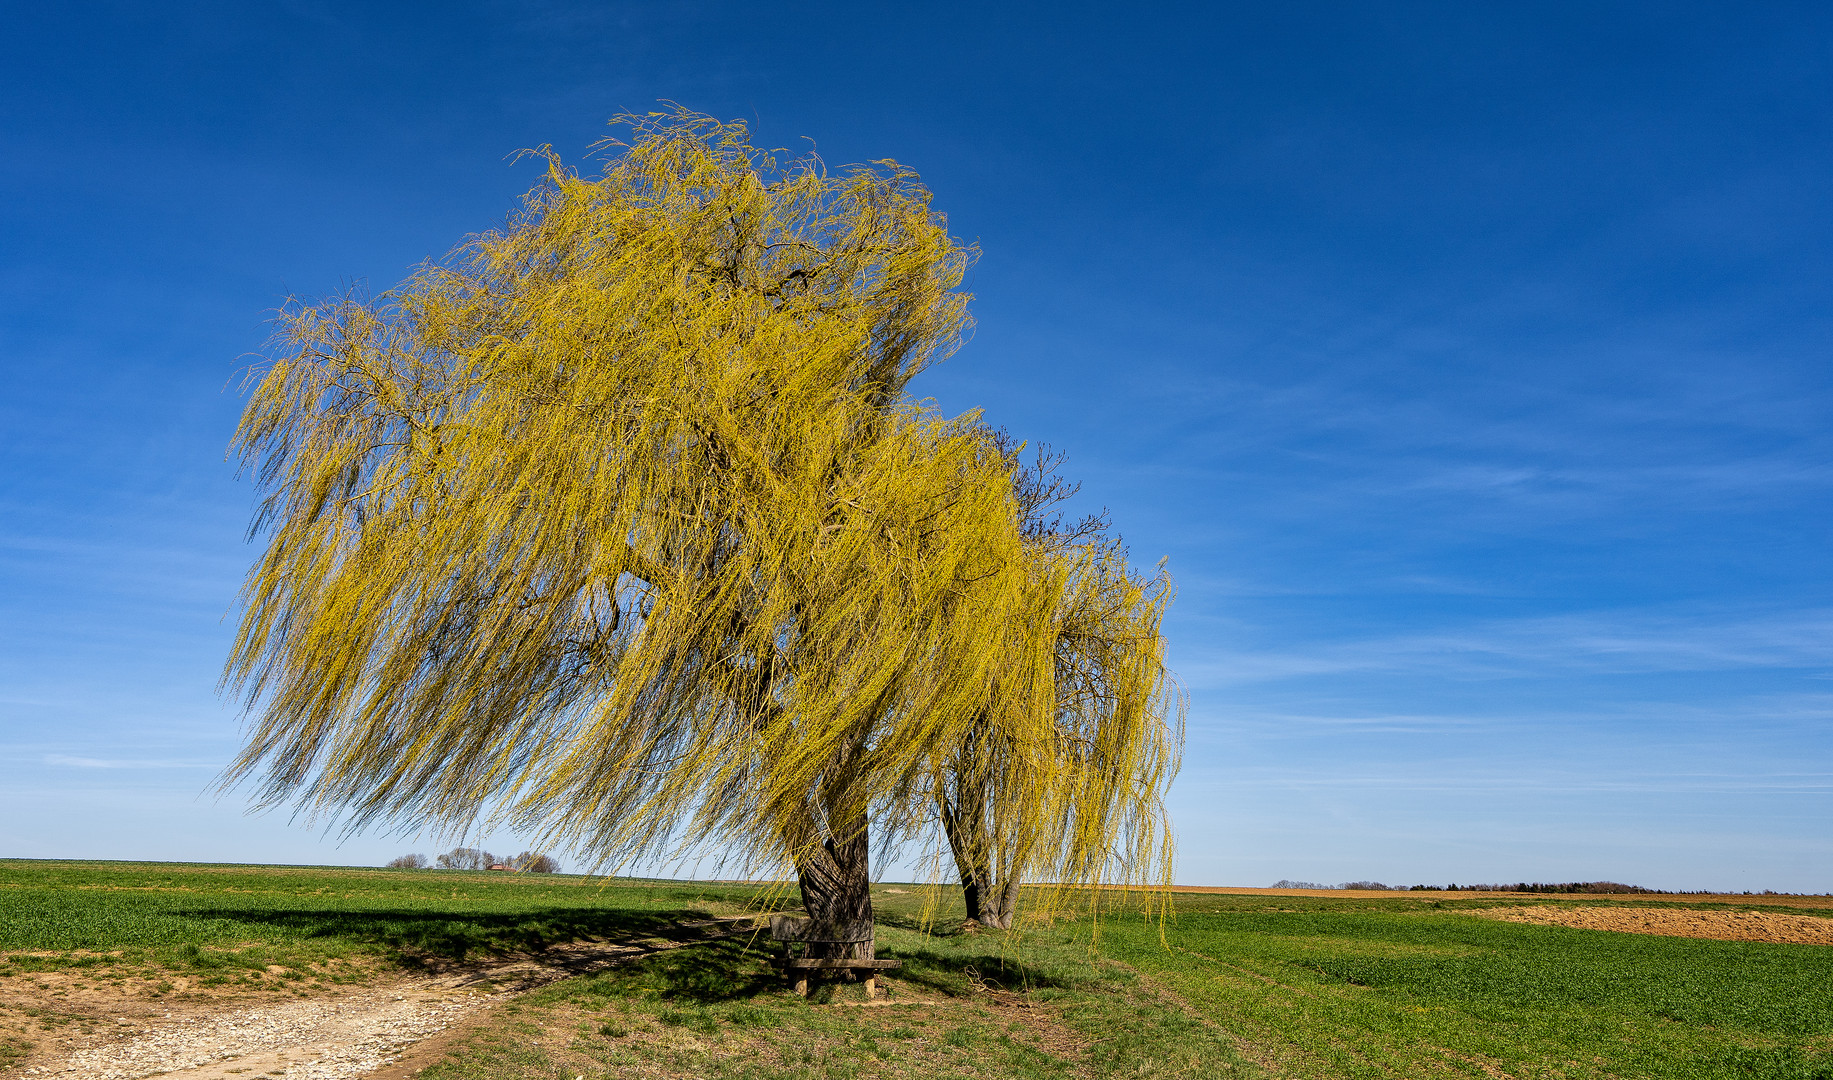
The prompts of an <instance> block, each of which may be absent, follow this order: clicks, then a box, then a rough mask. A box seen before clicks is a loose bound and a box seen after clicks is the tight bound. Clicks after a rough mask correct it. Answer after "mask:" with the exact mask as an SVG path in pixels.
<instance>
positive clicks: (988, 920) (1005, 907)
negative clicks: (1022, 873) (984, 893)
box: [980, 874, 1018, 930]
mask: <svg viewBox="0 0 1833 1080" xmlns="http://www.w3.org/2000/svg"><path fill="white" fill-rule="evenodd" d="M989 892H992V890H989ZM1017 915H1018V875H1017V874H1008V875H1007V877H1006V880H1004V881H1002V882H1000V883H999V888H998V890H997V895H996V902H995V903H991V904H988V905H987V906H986V909H985V914H983V915H982V916H981V917H980V922H981V924H982V925H984V926H990V927H992V928H994V929H995V930H1010V929H1012V920H1013V918H1015V917H1016V916H1017Z"/></svg>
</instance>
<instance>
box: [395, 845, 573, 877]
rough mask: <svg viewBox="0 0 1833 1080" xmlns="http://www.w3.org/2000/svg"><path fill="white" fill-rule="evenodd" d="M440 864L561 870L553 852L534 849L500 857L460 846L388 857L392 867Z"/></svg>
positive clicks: (447, 866) (442, 866)
mask: <svg viewBox="0 0 1833 1080" xmlns="http://www.w3.org/2000/svg"><path fill="white" fill-rule="evenodd" d="M434 866H437V867H438V868H439V869H441V870H488V869H490V868H491V867H493V866H506V867H508V868H510V869H511V870H515V871H517V872H519V873H524V874H558V873H559V872H560V863H559V862H557V861H555V860H554V858H553V857H552V856H549V855H543V854H541V853H539V852H535V851H524V852H523V853H522V854H520V855H517V856H516V857H515V858H513V859H510V858H499V857H497V856H495V855H492V854H490V853H489V852H488V851H485V850H484V849H483V848H469V847H457V848H453V849H452V850H451V851H448V852H446V853H445V854H444V855H440V856H438V857H436V858H435V859H433V860H432V861H430V862H429V861H428V860H427V857H426V856H425V855H401V856H398V857H396V858H393V859H390V860H388V868H389V869H390V870H426V869H429V868H431V867H434Z"/></svg>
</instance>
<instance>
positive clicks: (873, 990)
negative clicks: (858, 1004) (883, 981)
mask: <svg viewBox="0 0 1833 1080" xmlns="http://www.w3.org/2000/svg"><path fill="white" fill-rule="evenodd" d="M877 996H878V976H877V975H867V976H866V1000H867V1001H871V1000H872V999H873V998H875V997H877Z"/></svg>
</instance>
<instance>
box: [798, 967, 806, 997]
mask: <svg viewBox="0 0 1833 1080" xmlns="http://www.w3.org/2000/svg"><path fill="white" fill-rule="evenodd" d="M796 993H798V994H801V995H802V996H803V997H807V996H808V976H807V975H804V974H802V973H801V972H797V973H796Z"/></svg>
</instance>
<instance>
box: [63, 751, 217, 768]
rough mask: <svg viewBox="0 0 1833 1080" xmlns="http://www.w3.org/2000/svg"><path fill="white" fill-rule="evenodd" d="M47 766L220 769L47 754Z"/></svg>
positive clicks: (197, 763) (200, 764) (204, 764)
mask: <svg viewBox="0 0 1833 1080" xmlns="http://www.w3.org/2000/svg"><path fill="white" fill-rule="evenodd" d="M44 760H45V764H46V765H57V766H62V767H64V768H69V769H220V768H222V766H221V765H212V764H209V763H208V762H202V761H161V760H149V759H124V758H113V759H108V758H92V757H76V756H74V755H70V754H46V755H45V758H44Z"/></svg>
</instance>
